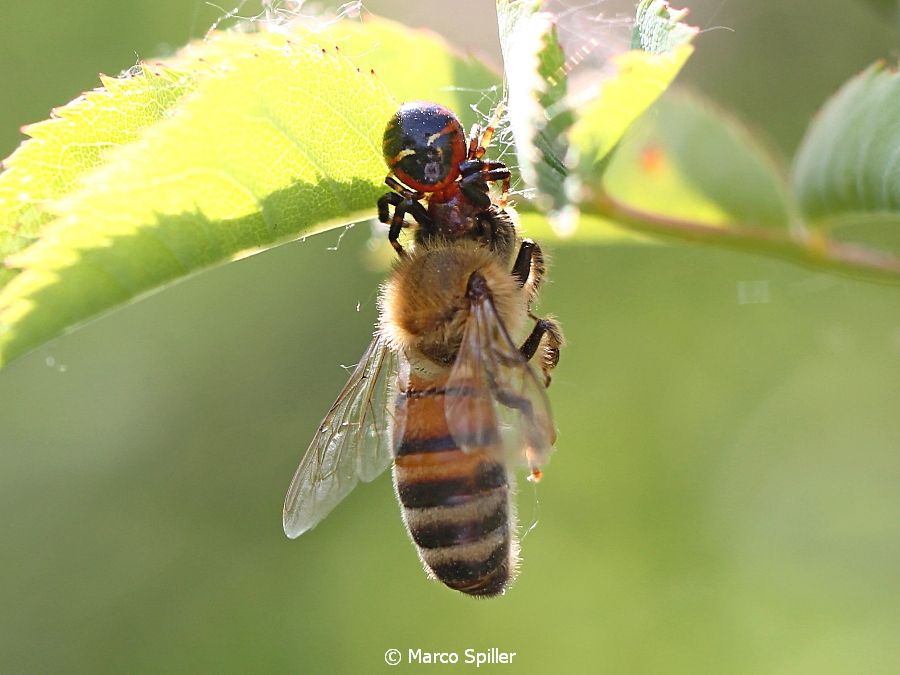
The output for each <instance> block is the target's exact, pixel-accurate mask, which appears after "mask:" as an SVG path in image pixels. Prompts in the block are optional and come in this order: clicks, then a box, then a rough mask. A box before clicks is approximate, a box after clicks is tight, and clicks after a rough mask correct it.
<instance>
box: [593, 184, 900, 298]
mask: <svg viewBox="0 0 900 675" xmlns="http://www.w3.org/2000/svg"><path fill="white" fill-rule="evenodd" d="M592 206H593V207H594V209H595V210H594V211H592V212H593V213H594V214H595V215H598V216H600V217H603V218H607V219H609V220H612V221H614V222H616V223H618V224H620V225H622V226H623V227H626V228H628V229H631V230H634V231H637V232H642V233H645V234H652V235H656V236H661V237H671V238H673V239H678V240H681V241H691V242H697V243H701V244H710V245H713V246H720V247H725V248H730V249H734V250H737V251H750V252H754V253H761V254H764V255H768V256H774V257H777V258H781V259H782V260H787V261H788V262H792V263H795V264H799V265H804V266H807V267H813V268H819V269H821V268H825V269H827V270H829V271H832V272H838V273H841V274H849V275H851V276H857V277H859V276H864V277H866V278H867V280H872V281H882V282H887V283H892V284H900V257H897V256H895V255H892V254H890V253H883V252H881V251H875V250H873V249H870V248H866V247H863V246H858V245H855V244H846V243H843V242H839V241H834V240H832V239H829V238H828V237H827V235H825V234H824V233H819V232H815V233H812V234H806V235H805V236H804V237H802V238H801V237H797V236H792V235H791V234H790V233H789V232H787V231H782V230H772V229H767V228H761V227H753V226H748V225H732V224H728V225H722V226H717V225H705V224H701V223H695V222H691V221H687V220H679V219H677V218H669V217H666V216H662V215H659V214H655V213H648V212H646V211H641V210H639V209H635V208H632V207H630V206H628V205H627V204H624V203H622V202H620V201H618V200H616V199H614V198H613V197H611V196H610V195H609V194H608V193H601V194H599V195H597V196H596V197H595V199H594V201H593V202H592Z"/></svg>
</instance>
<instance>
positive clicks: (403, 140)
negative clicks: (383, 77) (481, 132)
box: [383, 101, 466, 192]
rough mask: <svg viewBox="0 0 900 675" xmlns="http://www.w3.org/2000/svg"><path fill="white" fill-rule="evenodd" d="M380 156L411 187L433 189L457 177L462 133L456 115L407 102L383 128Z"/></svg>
mask: <svg viewBox="0 0 900 675" xmlns="http://www.w3.org/2000/svg"><path fill="white" fill-rule="evenodd" d="M383 150H384V159H385V161H386V162H387V165H388V167H390V169H391V171H393V172H394V174H395V175H396V176H397V178H399V179H400V180H401V181H403V182H404V183H406V184H407V185H408V186H409V187H411V188H413V189H414V190H419V191H421V192H435V191H437V190H441V189H443V188H445V187H447V186H448V185H449V184H450V183H452V182H453V181H455V180H456V178H457V177H458V176H459V163H460V162H461V161H462V160H463V159H464V158H465V154H466V143H465V134H464V132H463V129H462V125H460V123H459V120H458V119H456V116H455V115H454V114H453V113H452V112H450V111H449V110H448V109H447V108H445V107H443V106H440V105H437V104H436V103H427V102H423V101H419V102H416V103H407V104H405V105H404V106H402V107H401V108H400V110H398V111H397V113H396V114H394V116H393V117H392V118H391V120H390V121H389V122H388V125H387V128H386V129H385V131H384V145H383Z"/></svg>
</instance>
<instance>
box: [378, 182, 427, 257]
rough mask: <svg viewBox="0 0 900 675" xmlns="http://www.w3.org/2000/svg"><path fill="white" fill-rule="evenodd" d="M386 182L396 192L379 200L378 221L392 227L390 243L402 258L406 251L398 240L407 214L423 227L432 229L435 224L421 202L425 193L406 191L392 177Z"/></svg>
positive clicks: (389, 234) (389, 193)
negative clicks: (392, 209) (392, 208)
mask: <svg viewBox="0 0 900 675" xmlns="http://www.w3.org/2000/svg"><path fill="white" fill-rule="evenodd" d="M384 182H385V183H386V184H387V186H388V187H389V188H391V189H392V190H394V192H388V193H386V194H384V195H382V196H381V197H380V198H379V199H378V220H379V221H381V222H382V223H385V224H389V225H390V229H389V230H388V241H389V242H390V243H391V246H393V247H394V250H395V251H397V255H399V256H401V257H402V256H403V255H405V254H406V251H405V250H404V249H403V247H402V246H401V245H400V242H399V241H398V240H399V238H400V230H402V229H403V228H404V227H406V222H405V221H404V217H405V216H406V214H407V213H408V214H409V215H411V216H412V217H413V219H414V220H415V221H416V222H417V223H418V224H419V225H421V226H422V227H426V228H430V227H432V226H433V224H434V223H433V221H432V220H431V216H429V215H428V210H427V209H426V208H425V207H424V206H422V203H421V202H420V201H419V200H420V199H422V198H423V197H424V196H425V195H424V194H423V193H421V192H415V191H413V190H408V189H406V188H405V187H404V186H403V184H402V183H400V182H399V181H398V180H396V179H395V178H393V177H392V176H388V177H387V178H385V179H384ZM391 206H393V207H394V214H393V215H391V211H390V207H391Z"/></svg>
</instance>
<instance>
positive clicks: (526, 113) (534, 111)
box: [497, 0, 574, 212]
mask: <svg viewBox="0 0 900 675" xmlns="http://www.w3.org/2000/svg"><path fill="white" fill-rule="evenodd" d="M540 5H541V3H540V2H519V1H517V0H498V1H497V23H498V26H499V30H500V47H501V50H502V53H503V62H504V63H505V64H506V81H507V92H508V94H507V105H508V110H509V112H508V115H509V124H510V128H511V130H512V133H513V138H514V140H515V144H516V156H517V159H518V161H519V171H520V172H521V175H522V178H523V180H524V181H525V183H526V184H527V185H529V186H531V187H533V188H535V189H536V201H537V204H538V206H539V207H540V208H541V209H543V210H545V211H551V212H554V211H559V210H561V209H562V208H564V207H565V205H566V204H567V203H568V199H567V197H566V194H565V189H564V181H565V178H566V175H567V170H566V166H565V157H566V154H567V152H568V141H567V139H566V136H565V134H566V132H567V131H568V129H569V127H570V126H571V125H572V122H573V121H574V113H573V111H572V109H571V108H570V106H569V105H568V104H567V103H566V101H565V97H566V94H567V91H568V80H567V77H566V73H565V70H564V66H565V61H566V56H565V53H564V51H563V48H562V45H561V44H560V43H559V39H558V36H557V33H556V21H555V17H554V16H553V15H552V14H550V13H549V12H543V11H540Z"/></svg>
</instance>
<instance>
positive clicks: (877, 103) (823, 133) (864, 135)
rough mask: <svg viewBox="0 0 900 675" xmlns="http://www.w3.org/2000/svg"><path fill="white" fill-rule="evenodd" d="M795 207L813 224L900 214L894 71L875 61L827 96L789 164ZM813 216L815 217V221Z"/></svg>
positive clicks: (899, 113)
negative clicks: (795, 199)
mask: <svg viewBox="0 0 900 675" xmlns="http://www.w3.org/2000/svg"><path fill="white" fill-rule="evenodd" d="M792 183H793V187H794V192H795V194H796V197H797V201H798V203H799V206H800V209H801V211H802V213H803V215H805V216H806V217H807V218H808V219H809V221H810V224H811V225H813V226H816V225H818V226H820V227H825V226H828V225H830V224H834V222H835V221H839V220H843V219H846V218H852V219H855V220H859V219H864V218H865V217H874V218H878V219H883V218H884V216H885V215H888V216H895V218H894V221H895V222H896V216H897V215H898V214H900V73H898V72H897V70H895V69H892V68H888V67H886V66H885V65H884V64H881V63H879V64H875V65H873V66H871V67H870V68H868V69H867V70H865V71H864V72H862V73H861V74H859V75H858V76H856V77H854V78H853V79H851V80H850V81H849V82H847V83H846V84H845V85H844V86H843V87H842V88H841V89H840V90H839V91H838V92H837V94H835V95H834V96H833V97H832V98H831V100H829V101H828V102H827V103H826V104H825V106H824V107H823V108H822V110H821V111H820V112H819V114H818V116H817V118H816V119H815V120H814V121H813V123H812V125H811V126H810V128H809V130H808V131H807V133H806V136H805V138H804V139H803V142H802V143H801V146H800V149H799V151H798V152H797V156H796V159H795V161H794V166H793V175H792ZM817 221H818V222H817Z"/></svg>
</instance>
